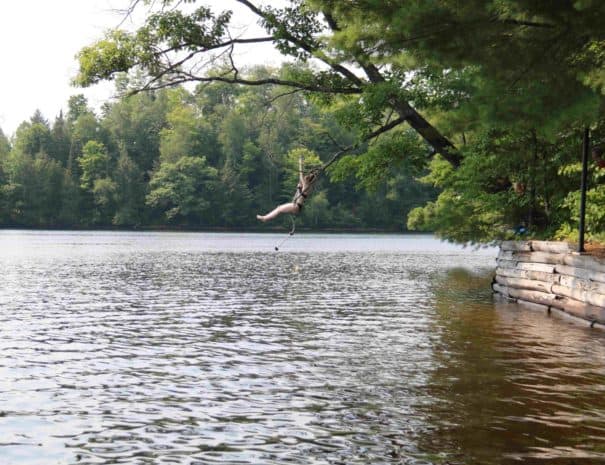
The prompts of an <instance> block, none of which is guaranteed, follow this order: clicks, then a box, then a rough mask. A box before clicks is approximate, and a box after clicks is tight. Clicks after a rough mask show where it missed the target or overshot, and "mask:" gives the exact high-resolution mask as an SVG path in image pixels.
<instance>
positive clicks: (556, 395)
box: [417, 270, 605, 464]
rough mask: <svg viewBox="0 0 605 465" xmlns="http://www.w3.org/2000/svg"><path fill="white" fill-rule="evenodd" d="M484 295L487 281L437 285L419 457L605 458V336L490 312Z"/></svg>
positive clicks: (514, 309) (500, 310)
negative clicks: (430, 363) (431, 350)
mask: <svg viewBox="0 0 605 465" xmlns="http://www.w3.org/2000/svg"><path fill="white" fill-rule="evenodd" d="M480 289H489V278H484V277H481V278H479V277H475V276H473V275H470V274H468V273H466V272H464V271H460V270H453V271H451V272H450V273H449V274H448V275H447V276H446V277H445V278H444V279H443V280H442V281H440V282H438V283H437V284H436V288H435V299H436V313H435V316H436V320H435V328H434V332H435V333H436V334H439V337H438V338H436V340H435V345H434V365H433V366H434V368H433V369H432V371H431V373H430V376H429V381H428V383H427V386H426V390H427V396H429V398H431V402H429V403H426V404H425V405H423V406H421V407H420V409H421V411H423V410H424V414H425V415H426V419H427V426H426V429H424V430H422V431H419V432H418V438H417V441H418V446H419V450H420V451H421V452H422V453H424V454H426V456H427V458H429V457H430V458H431V460H432V461H435V462H437V463H439V461H440V460H442V461H443V462H444V463H452V462H455V463H457V462H458V461H460V462H461V463H465V464H469V463H481V464H489V463H502V462H507V461H511V462H512V461H513V460H514V458H517V459H518V458H523V459H524V460H527V459H529V458H531V457H533V458H534V459H538V458H540V459H546V458H551V459H554V460H555V462H554V463H572V462H570V460H573V458H579V457H582V456H584V457H585V458H590V457H592V458H593V459H594V458H596V457H600V458H601V459H603V458H605V455H600V454H603V453H604V452H605V450H604V449H603V448H602V446H599V445H598V444H605V434H604V433H603V431H605V430H604V429H603V427H604V426H605V400H604V398H603V396H602V392H603V390H604V387H603V386H604V385H605V383H604V381H605V364H604V363H603V360H605V358H603V355H605V349H604V348H603V347H602V335H599V334H595V333H594V332H593V333H591V332H589V331H587V330H585V329H581V328H578V327H573V326H569V325H567V324H566V323H565V322H562V321H560V320H551V319H548V318H547V317H545V316H544V315H543V314H538V313H533V312H531V311H529V310H526V309H523V308H521V307H518V306H516V305H513V304H507V303H501V304H500V303H497V304H495V306H494V305H492V304H491V303H490V300H489V298H485V297H486V296H485V295H484V294H485V292H484V291H481V290H480ZM477 296H478V297H479V298H476V297H477ZM549 463H553V462H549Z"/></svg>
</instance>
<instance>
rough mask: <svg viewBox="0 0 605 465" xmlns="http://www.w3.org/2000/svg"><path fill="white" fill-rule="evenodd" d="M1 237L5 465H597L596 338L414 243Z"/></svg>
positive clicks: (604, 365) (462, 254)
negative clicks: (495, 291)
mask: <svg viewBox="0 0 605 465" xmlns="http://www.w3.org/2000/svg"><path fill="white" fill-rule="evenodd" d="M283 237H284V236H282V235H240V234H193V233H192V234H185V233H184V234H176V233H108V232H96V233H95V232H86V233H81V232H69V233H66V232H25V231H1V232H0V270H1V272H2V275H1V276H2V277H1V281H0V306H1V309H2V310H1V312H0V332H1V334H0V336H1V337H0V464H2V465H5V464H18V465H23V464H28V465H30V464H44V465H49V464H50V465H56V464H114V463H127V464H139V463H145V464H169V463H173V464H194V463H199V464H210V463H221V464H227V463H228V464H236V463H237V464H250V463H253V464H499V463H541V464H586V463H605V349H604V344H603V342H604V341H605V339H604V338H605V336H604V334H603V333H600V332H597V331H594V330H590V329H588V328H583V327H579V326H574V325H572V324H570V323H569V322H567V321H565V320H560V319H555V318H548V317H547V316H545V315H543V314H538V313H533V312H531V311H529V310H522V309H520V308H519V307H517V306H515V305H511V304H497V303H494V302H493V301H492V296H491V293H490V290H489V283H490V280H491V272H492V269H493V266H494V255H495V252H494V251H493V250H483V251H473V250H469V249H461V248H458V247H453V246H450V245H447V244H443V243H440V242H439V241H436V240H434V239H432V238H430V237H427V236H380V235H378V236H347V235H297V236H294V237H292V238H290V239H289V240H288V241H287V242H286V243H285V244H284V245H283V246H282V247H281V248H280V250H279V251H278V252H276V251H275V250H274V246H275V245H276V244H278V243H279V242H280V241H281V240H282V239H283Z"/></svg>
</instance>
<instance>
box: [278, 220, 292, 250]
mask: <svg viewBox="0 0 605 465" xmlns="http://www.w3.org/2000/svg"><path fill="white" fill-rule="evenodd" d="M290 220H291V221H292V229H290V232H289V233H288V235H287V236H286V237H285V238H284V239H282V241H281V242H280V243H279V244H277V245H276V246H275V251H276V252H277V251H279V248H280V247H281V246H282V244H283V243H284V242H286V241H287V240H288V239H290V237H291V236H294V231H296V217H295V216H294V215H290Z"/></svg>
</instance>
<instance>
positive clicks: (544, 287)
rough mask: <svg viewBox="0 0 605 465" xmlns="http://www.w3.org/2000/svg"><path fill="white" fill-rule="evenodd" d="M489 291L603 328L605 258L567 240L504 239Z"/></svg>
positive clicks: (604, 312)
mask: <svg viewBox="0 0 605 465" xmlns="http://www.w3.org/2000/svg"><path fill="white" fill-rule="evenodd" d="M496 263H497V266H496V276H495V278H494V282H493V284H492V288H493V290H494V292H495V293H496V294H499V295H501V296H503V297H505V298H507V299H509V300H513V301H515V302H518V303H520V304H524V305H526V306H529V307H531V308H534V309H537V310H544V311H546V312H549V313H550V312H551V311H557V312H565V313H566V314H569V315H572V316H574V317H578V318H581V319H582V320H584V321H587V322H589V323H590V324H591V326H594V325H596V324H599V325H605V259H599V258H596V257H593V256H590V255H586V254H579V253H578V252H575V251H574V246H573V245H570V244H568V243H566V242H546V241H504V242H502V244H501V245H500V253H499V254H498V258H497V261H496Z"/></svg>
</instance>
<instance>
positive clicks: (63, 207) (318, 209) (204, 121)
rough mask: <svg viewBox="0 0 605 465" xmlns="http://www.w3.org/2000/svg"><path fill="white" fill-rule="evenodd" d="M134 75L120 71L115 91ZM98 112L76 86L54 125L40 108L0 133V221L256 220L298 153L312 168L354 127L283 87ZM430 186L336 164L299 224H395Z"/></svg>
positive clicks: (195, 93)
mask: <svg viewBox="0 0 605 465" xmlns="http://www.w3.org/2000/svg"><path fill="white" fill-rule="evenodd" d="M268 72H269V70H267V69H263V68H257V69H254V70H252V71H251V72H250V73H251V74H250V76H252V77H254V76H262V75H266V74H267V73H268ZM133 80H134V81H135V82H133ZM136 85H137V82H136V78H131V79H129V78H128V77H127V76H125V75H124V76H122V77H121V78H120V79H118V81H117V83H116V86H117V92H118V93H120V94H128V92H129V90H130V89H131V88H136ZM100 113H101V114H100V115H96V114H95V112H93V111H92V110H91V108H89V106H88V104H87V101H86V100H85V98H84V97H83V96H82V95H74V96H73V97H71V98H70V99H69V102H68V104H67V112H66V113H65V114H63V113H61V114H59V115H58V116H57V117H56V118H55V119H54V121H52V123H51V122H49V121H48V120H47V119H46V118H45V116H44V115H42V114H40V112H36V114H34V115H33V116H32V117H31V119H30V120H29V121H25V122H23V123H22V124H21V125H20V126H19V128H18V129H17V131H16V133H15V135H14V136H13V137H12V138H11V139H10V140H9V139H8V138H7V137H6V136H5V135H3V134H0V224H2V225H4V226H7V225H8V226H27V227H112V226H114V227H184V228H201V229H204V228H250V227H253V226H259V227H261V225H260V224H259V223H258V221H257V220H256V218H255V216H256V214H257V213H264V212H266V211H268V210H269V209H272V208H273V207H274V206H275V205H277V204H278V203H282V202H286V201H288V200H289V199H290V198H291V197H292V194H293V193H294V189H295V187H296V182H297V163H298V158H299V157H301V156H302V157H303V158H304V160H305V167H306V168H308V169H310V168H313V167H316V166H318V165H319V164H320V163H321V161H322V160H326V159H327V158H328V157H330V156H331V155H332V153H333V152H335V151H337V150H338V149H339V147H340V146H342V145H346V144H348V143H350V141H351V140H353V139H354V138H355V137H356V135H355V134H354V132H352V130H351V131H347V130H344V129H342V128H341V127H340V126H339V124H338V123H337V121H336V119H335V117H334V115H333V113H332V112H330V111H327V110H326V109H325V108H323V109H322V107H321V106H319V105H317V104H315V103H314V102H313V101H312V100H310V99H309V98H306V97H305V96H304V95H302V94H300V93H291V92H288V91H287V90H284V89H283V88H279V87H275V88H268V87H243V86H233V85H229V84H220V83H215V84H212V85H199V86H197V88H195V89H192V90H191V91H189V90H187V89H185V88H183V87H174V88H170V89H161V90H156V91H152V92H147V93H137V94H135V95H130V96H127V97H123V98H121V99H119V100H117V101H115V102H110V103H106V104H105V105H104V106H103V108H102V111H101V112H100ZM435 194H436V190H435V189H434V188H433V187H431V186H428V185H424V184H421V183H419V182H417V181H415V180H414V179H413V177H412V176H410V175H406V173H405V172H396V171H395V170H393V172H392V173H385V176H384V178H383V179H382V180H381V181H380V182H374V183H373V184H372V185H364V184H363V183H361V182H360V181H359V180H358V179H356V178H355V176H354V175H353V173H352V172H351V175H350V176H348V175H346V174H345V173H342V172H341V176H340V182H331V180H330V178H329V177H327V176H326V177H323V178H322V181H321V182H320V183H319V186H318V188H317V189H316V190H315V192H314V195H313V196H312V197H311V198H310V199H309V201H308V202H307V204H306V205H305V209H304V211H303V214H302V215H301V219H300V222H299V225H300V226H304V227H309V228H333V229H339V228H341V229H361V228H372V229H381V230H402V229H404V228H405V222H406V216H407V213H408V212H409V211H410V210H411V209H412V208H414V207H416V206H419V205H422V204H424V203H425V202H426V201H427V200H430V199H433V198H434V197H435ZM289 222H290V220H289V219H288V218H284V219H279V220H276V221H275V222H274V223H272V224H269V225H262V229H269V228H271V227H272V226H278V227H279V226H283V225H289Z"/></svg>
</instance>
